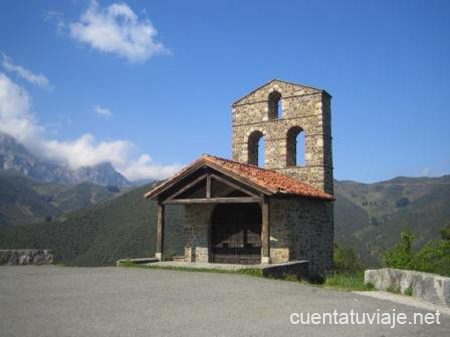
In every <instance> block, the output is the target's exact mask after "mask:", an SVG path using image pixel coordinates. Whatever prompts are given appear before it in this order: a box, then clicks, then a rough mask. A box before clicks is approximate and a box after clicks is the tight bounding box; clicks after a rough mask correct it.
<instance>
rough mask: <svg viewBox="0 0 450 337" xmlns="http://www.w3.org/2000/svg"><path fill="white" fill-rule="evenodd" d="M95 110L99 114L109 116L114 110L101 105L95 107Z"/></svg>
mask: <svg viewBox="0 0 450 337" xmlns="http://www.w3.org/2000/svg"><path fill="white" fill-rule="evenodd" d="M94 111H95V112H96V113H97V114H99V115H100V116H103V117H106V118H109V117H111V116H112V112H111V110H109V109H108V108H105V107H102V106H100V105H97V106H95V107H94Z"/></svg>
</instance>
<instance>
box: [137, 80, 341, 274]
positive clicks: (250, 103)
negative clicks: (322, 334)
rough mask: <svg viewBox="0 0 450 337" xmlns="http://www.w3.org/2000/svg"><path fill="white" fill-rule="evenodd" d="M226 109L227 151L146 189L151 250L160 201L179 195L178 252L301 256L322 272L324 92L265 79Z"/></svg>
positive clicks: (194, 257)
mask: <svg viewBox="0 0 450 337" xmlns="http://www.w3.org/2000/svg"><path fill="white" fill-rule="evenodd" d="M232 116H233V119H232V126H233V141H232V152H233V159H232V160H229V159H224V158H219V157H216V156H212V155H203V156H202V157H200V158H199V159H198V160H196V161H194V162H193V163H191V164H190V165H188V166H186V167H185V168H184V169H183V170H181V171H180V172H179V173H177V174H176V175H175V176H173V177H172V178H170V179H168V180H166V181H165V182H164V183H162V184H160V185H159V186H157V187H156V188H154V189H153V190H151V191H149V192H148V193H146V195H145V197H146V198H147V199H151V200H156V201H157V203H158V208H157V209H158V225H157V242H156V257H157V258H158V259H163V257H164V216H165V206H166V205H170V204H182V205H185V224H184V261H186V262H201V263H227V264H282V263H286V262H289V261H305V262H307V264H308V269H309V274H310V275H323V274H325V273H326V272H327V271H328V270H329V269H330V268H331V267H332V263H333V231H334V222H333V201H334V197H333V160H332V136H331V96H330V94H328V93H327V92H326V91H325V90H322V89H317V88H313V87H309V86H305V85H301V84H295V83H291V82H286V81H281V80H272V81H270V82H268V83H267V84H265V85H263V86H261V87H259V88H257V89H255V90H254V91H252V92H250V93H249V94H247V95H246V96H244V97H242V98H241V99H239V100H237V101H236V102H235V103H233V105H232ZM299 139H301V140H303V141H302V142H301V141H299ZM263 141H264V144H265V148H263V146H262V144H263ZM262 151H264V153H261V152H262ZM262 159H264V162H263V160H262Z"/></svg>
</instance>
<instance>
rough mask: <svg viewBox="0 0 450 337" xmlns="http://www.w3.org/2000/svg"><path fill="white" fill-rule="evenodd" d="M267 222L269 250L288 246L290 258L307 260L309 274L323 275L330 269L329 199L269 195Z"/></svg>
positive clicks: (332, 229) (331, 238) (331, 213)
mask: <svg viewBox="0 0 450 337" xmlns="http://www.w3.org/2000/svg"><path fill="white" fill-rule="evenodd" d="M270 224H271V228H270V236H271V241H270V246H271V251H272V250H274V251H275V252H277V251H278V250H279V249H288V252H289V253H288V254H289V260H290V261H292V260H306V261H308V262H309V268H310V273H311V275H312V276H314V275H324V274H326V272H327V271H328V270H330V269H331V267H332V265H333V231H334V224H333V204H332V203H331V202H325V201H319V200H306V199H300V198H299V199H272V200H271V201H270ZM271 254H272V253H271ZM273 262H274V263H275V261H273ZM281 262H283V261H281Z"/></svg>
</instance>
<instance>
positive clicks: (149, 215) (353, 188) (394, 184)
mask: <svg viewBox="0 0 450 337" xmlns="http://www.w3.org/2000/svg"><path fill="white" fill-rule="evenodd" d="M150 186H153V184H150V185H147V186H143V187H139V188H136V189H134V190H132V191H131V192H128V193H125V194H124V195H122V196H120V197H117V198H115V199H113V200H110V201H107V202H104V203H101V204H98V205H95V206H93V207H91V208H90V209H86V210H81V211H77V212H73V213H70V214H68V215H67V216H66V217H65V219H60V220H56V221H52V222H42V223H39V224H32V225H25V226H20V227H16V228H3V229H1V228H0V248H23V247H27V248H50V249H54V250H55V253H56V257H57V260H58V261H64V263H66V264H71V265H87V266H92V265H111V264H113V263H114V261H115V260H116V259H119V258H124V257H142V256H149V255H153V254H154V246H155V232H156V231H155V226H156V206H155V204H154V202H151V201H147V200H144V199H143V194H144V193H145V192H146V191H148V190H149V189H150ZM336 196H337V201H336V204H335V205H336V207H335V242H336V243H337V244H338V245H341V246H345V247H354V248H355V249H356V251H357V252H358V254H359V255H360V257H361V261H362V262H364V263H365V264H366V265H368V266H375V265H377V264H379V263H380V254H382V253H383V252H384V251H385V249H386V247H390V246H392V245H394V244H395V243H396V242H397V240H398V239H399V237H400V232H401V230H402V229H403V228H408V229H410V230H412V231H413V232H414V233H416V234H418V240H417V247H416V248H418V247H420V246H421V245H423V244H424V243H425V242H427V241H428V240H430V239H432V238H438V236H439V235H438V229H439V228H441V227H443V226H444V225H445V224H448V223H449V221H450V176H444V177H441V178H396V179H392V180H389V181H384V182H380V183H375V184H362V183H357V182H350V181H341V182H339V181H338V182H336ZM183 214H184V212H183V208H182V206H179V207H169V208H168V211H167V227H166V228H167V229H166V246H167V247H168V250H171V251H173V252H176V253H177V254H182V251H183V246H182V245H183V243H182V235H183V222H184V220H183V216H184V215H183Z"/></svg>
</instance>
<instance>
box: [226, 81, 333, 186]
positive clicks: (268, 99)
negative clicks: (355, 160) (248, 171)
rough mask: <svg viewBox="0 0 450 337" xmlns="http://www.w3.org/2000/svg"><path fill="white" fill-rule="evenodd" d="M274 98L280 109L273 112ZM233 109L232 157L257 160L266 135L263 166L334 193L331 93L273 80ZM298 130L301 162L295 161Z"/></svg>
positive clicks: (245, 161) (274, 106) (238, 102)
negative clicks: (301, 141)
mask: <svg viewBox="0 0 450 337" xmlns="http://www.w3.org/2000/svg"><path fill="white" fill-rule="evenodd" d="M278 100H281V106H282V109H280V110H281V111H276V110H277V102H278ZM232 111H233V160H235V161H239V162H242V163H250V164H257V162H258V161H257V151H258V141H259V139H260V138H261V137H263V136H264V137H265V139H266V153H265V154H266V156H265V158H266V165H265V167H266V168H267V169H271V170H275V171H279V172H281V173H285V174H289V175H291V176H293V177H295V178H297V179H300V180H302V181H304V182H306V183H308V184H310V185H312V186H314V187H316V188H319V189H321V190H323V191H325V192H327V193H330V194H333V160H332V147H331V142H332V137H331V96H330V95H329V94H328V93H327V92H326V91H324V90H321V89H316V88H311V87H307V86H303V85H299V84H293V83H288V82H284V81H280V80H273V81H270V82H269V83H268V84H266V85H264V86H262V87H260V88H259V89H257V90H255V91H253V92H251V93H250V94H249V95H247V96H245V97H243V98H241V99H240V100H239V101H237V102H235V103H234V104H233V106H232ZM301 132H303V133H304V136H305V164H304V165H303V166H296V160H295V153H296V151H295V148H296V137H297V135H298V134H299V133H301Z"/></svg>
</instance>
